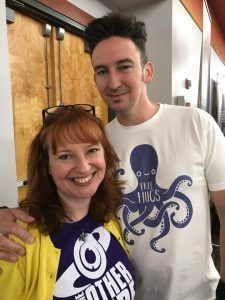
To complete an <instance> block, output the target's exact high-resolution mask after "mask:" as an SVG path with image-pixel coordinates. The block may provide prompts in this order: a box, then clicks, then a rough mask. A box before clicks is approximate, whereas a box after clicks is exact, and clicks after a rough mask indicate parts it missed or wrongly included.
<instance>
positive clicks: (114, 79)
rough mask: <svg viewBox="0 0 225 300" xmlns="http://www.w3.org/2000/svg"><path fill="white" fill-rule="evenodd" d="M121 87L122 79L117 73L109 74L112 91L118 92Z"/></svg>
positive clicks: (109, 84)
mask: <svg viewBox="0 0 225 300" xmlns="http://www.w3.org/2000/svg"><path fill="white" fill-rule="evenodd" d="M120 86H121V78H120V76H119V74H118V73H117V72H115V71H113V72H110V73H109V81H108V87H109V88H110V89H112V90H116V89H117V88H118V87H120Z"/></svg>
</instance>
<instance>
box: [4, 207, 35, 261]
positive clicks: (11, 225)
mask: <svg viewBox="0 0 225 300" xmlns="http://www.w3.org/2000/svg"><path fill="white" fill-rule="evenodd" d="M17 219H19V220H21V221H24V222H26V223H30V222H32V221H33V220H34V218H33V217H31V216H30V215H28V214H27V213H26V212H25V211H23V210H21V209H19V208H8V209H0V259H3V260H8V261H11V262H16V261H17V260H18V256H22V255H24V254H25V249H24V248H23V247H22V246H21V245H19V244H17V243H16V242H14V241H11V240H10V239H8V234H13V235H16V236H17V237H19V238H20V239H22V240H23V241H24V242H26V243H28V244H30V243H33V241H34V238H33V236H32V235H31V234H30V233H29V232H27V231H26V230H25V229H24V228H22V227H20V226H19V225H18V224H17V223H16V222H15V221H16V220H17Z"/></svg>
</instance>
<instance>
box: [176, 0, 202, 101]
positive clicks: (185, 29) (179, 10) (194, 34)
mask: <svg viewBox="0 0 225 300" xmlns="http://www.w3.org/2000/svg"><path fill="white" fill-rule="evenodd" d="M172 28H173V29H172V43H173V49H172V53H173V55H172V74H173V75H172V103H173V104H177V96H184V97H185V100H186V101H188V102H190V103H191V106H197V99H198V84H199V68H200V57H201V44H202V32H201V30H200V29H199V28H198V26H197V25H196V24H195V22H194V21H193V19H192V18H191V16H190V15H189V14H188V12H187V11H186V9H185V8H184V7H183V5H182V4H181V2H180V1H179V0H173V25H172ZM185 78H187V79H189V80H191V88H189V89H185Z"/></svg>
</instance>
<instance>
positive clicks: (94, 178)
mask: <svg viewBox="0 0 225 300" xmlns="http://www.w3.org/2000/svg"><path fill="white" fill-rule="evenodd" d="M48 155H49V172H50V174H51V175H52V178H53V180H54V182H55V184H56V188H57V192H58V195H59V197H60V199H61V201H62V203H63V204H67V203H71V201H76V202H80V201H86V202H90V200H91V197H92V196H93V195H94V194H95V193H96V191H97V189H98V187H99V185H100V183H101V182H102V180H103V178H104V176H105V171H106V162H105V156H104V149H103V147H102V145H101V144H100V143H98V144H94V145H93V144H91V143H65V144H64V145H57V151H56V153H55V154H53V153H52V149H51V147H49V151H48ZM68 201H69V202H68ZM81 203H82V202H81Z"/></svg>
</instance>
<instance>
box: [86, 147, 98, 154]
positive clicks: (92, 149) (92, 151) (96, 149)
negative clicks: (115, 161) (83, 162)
mask: <svg viewBox="0 0 225 300" xmlns="http://www.w3.org/2000/svg"><path fill="white" fill-rule="evenodd" d="M98 150H99V149H98V148H96V147H95V148H91V149H89V150H88V152H89V153H96V152H97V151H98Z"/></svg>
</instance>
